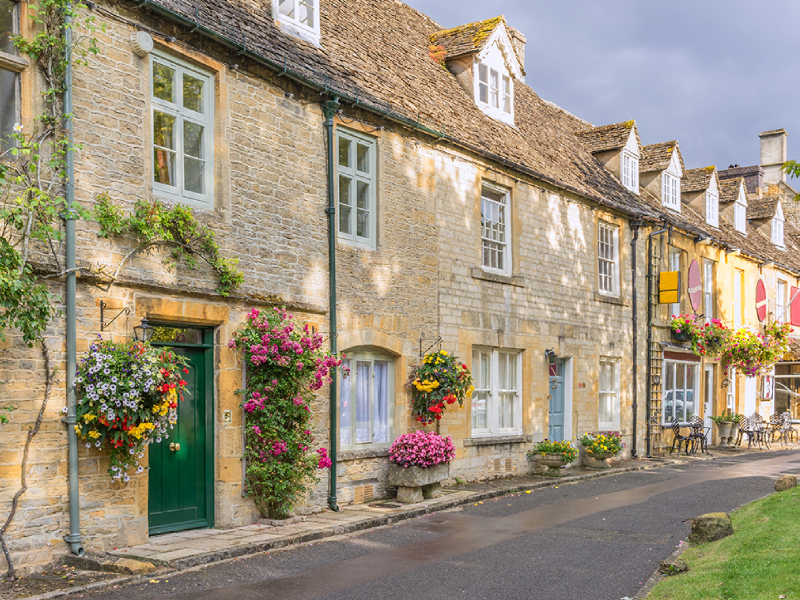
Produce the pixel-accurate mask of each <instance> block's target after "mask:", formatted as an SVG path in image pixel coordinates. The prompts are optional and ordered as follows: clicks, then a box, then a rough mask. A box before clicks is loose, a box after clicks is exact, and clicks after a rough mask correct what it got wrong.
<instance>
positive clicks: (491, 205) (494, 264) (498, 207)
mask: <svg viewBox="0 0 800 600" xmlns="http://www.w3.org/2000/svg"><path fill="white" fill-rule="evenodd" d="M509 196H510V194H509V191H508V190H507V189H505V188H501V187H498V186H495V185H492V184H490V183H488V182H485V181H484V182H483V183H482V184H481V256H482V259H481V261H482V264H483V268H484V269H487V270H489V271H496V272H499V273H506V274H507V273H510V272H511V247H510V245H509V237H510V235H509V234H510V227H509V224H510V223H509V221H510V219H509V214H510V213H509V208H510V207H509Z"/></svg>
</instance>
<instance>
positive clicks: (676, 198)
mask: <svg viewBox="0 0 800 600" xmlns="http://www.w3.org/2000/svg"><path fill="white" fill-rule="evenodd" d="M661 201H662V202H663V203H664V206H666V207H667V208H671V209H672V210H677V211H678V212H680V210H681V182H680V179H678V178H677V177H676V176H675V175H673V174H672V173H664V175H663V181H662V186H661Z"/></svg>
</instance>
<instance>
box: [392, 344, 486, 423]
mask: <svg viewBox="0 0 800 600" xmlns="http://www.w3.org/2000/svg"><path fill="white" fill-rule="evenodd" d="M408 387H409V389H410V390H411V399H412V406H411V413H412V414H413V415H414V416H415V417H416V419H417V421H419V422H420V423H422V424H423V425H428V424H430V423H433V422H434V421H438V420H440V419H441V418H442V414H443V413H444V411H445V410H447V408H448V407H450V406H452V405H453V404H455V403H456V402H458V405H459V406H464V400H465V399H466V398H467V396H468V395H469V394H471V393H472V390H474V389H475V388H474V387H473V385H472V375H471V374H470V372H469V369H468V368H467V365H465V364H464V363H462V362H461V361H459V360H458V358H456V357H455V356H451V355H450V354H449V353H448V352H447V351H445V350H440V351H439V352H433V353H431V354H426V355H425V359H424V360H423V361H422V364H421V365H419V366H417V367H414V370H413V371H412V372H411V377H410V378H409V380H408Z"/></svg>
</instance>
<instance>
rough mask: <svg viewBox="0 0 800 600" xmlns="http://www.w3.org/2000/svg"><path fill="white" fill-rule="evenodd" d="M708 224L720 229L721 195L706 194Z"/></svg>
mask: <svg viewBox="0 0 800 600" xmlns="http://www.w3.org/2000/svg"><path fill="white" fill-rule="evenodd" d="M706 223H708V224H709V225H711V226H712V227H719V195H718V194H715V193H713V192H706Z"/></svg>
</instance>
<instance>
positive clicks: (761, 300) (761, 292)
mask: <svg viewBox="0 0 800 600" xmlns="http://www.w3.org/2000/svg"><path fill="white" fill-rule="evenodd" d="M756 314H757V315H758V320H759V321H763V320H764V319H766V318H767V288H766V286H765V285H764V280H763V279H759V280H758V283H757V284H756Z"/></svg>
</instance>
